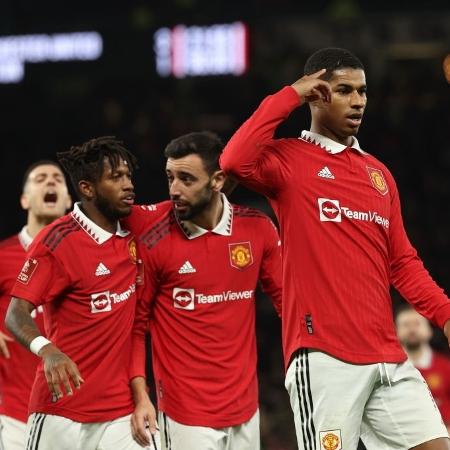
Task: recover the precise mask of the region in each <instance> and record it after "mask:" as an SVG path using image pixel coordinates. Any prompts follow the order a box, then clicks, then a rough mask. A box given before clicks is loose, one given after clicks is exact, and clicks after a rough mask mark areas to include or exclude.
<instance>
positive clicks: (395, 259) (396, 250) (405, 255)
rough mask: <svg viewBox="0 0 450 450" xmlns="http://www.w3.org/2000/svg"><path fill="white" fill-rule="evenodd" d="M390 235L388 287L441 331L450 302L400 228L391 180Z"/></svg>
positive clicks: (397, 202)
mask: <svg viewBox="0 0 450 450" xmlns="http://www.w3.org/2000/svg"><path fill="white" fill-rule="evenodd" d="M390 186H392V187H393V190H392V199H391V208H392V210H391V218H390V225H389V229H390V231H389V233H390V236H389V238H390V267H391V284H392V285H393V286H394V287H395V288H396V289H397V290H398V291H399V293H400V294H401V295H402V296H403V297H404V298H405V299H406V300H407V301H408V302H409V303H411V305H413V306H414V308H415V309H416V310H417V311H418V312H419V313H420V314H422V315H423V316H425V317H426V318H427V319H429V320H431V321H432V322H433V323H435V324H436V325H438V326H439V327H441V328H443V326H444V324H445V322H446V321H447V320H450V300H449V298H448V297H447V296H446V295H445V293H444V291H443V290H442V289H441V288H440V287H439V286H438V285H437V284H436V282H435V281H434V280H433V279H432V278H431V276H430V274H429V273H428V271H427V270H426V269H425V267H424V265H423V262H422V260H421V259H420V258H419V256H418V255H417V251H416V250H415V248H414V247H413V246H412V245H411V243H410V242H409V239H408V236H407V235H406V231H405V228H404V226H403V219H402V213H401V207H400V199H399V195H398V191H397V187H396V186H395V182H394V180H393V179H392V182H391V183H390Z"/></svg>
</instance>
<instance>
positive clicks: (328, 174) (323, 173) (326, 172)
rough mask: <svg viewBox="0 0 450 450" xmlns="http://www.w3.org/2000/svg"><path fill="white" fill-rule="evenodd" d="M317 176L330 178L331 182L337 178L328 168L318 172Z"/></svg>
mask: <svg viewBox="0 0 450 450" xmlns="http://www.w3.org/2000/svg"><path fill="white" fill-rule="evenodd" d="M317 176H318V177H322V178H330V179H331V180H334V178H335V177H334V175H333V174H332V173H331V170H330V169H329V168H328V167H327V166H325V167H324V168H323V169H321V170H319V172H317Z"/></svg>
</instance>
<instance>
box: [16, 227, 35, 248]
mask: <svg viewBox="0 0 450 450" xmlns="http://www.w3.org/2000/svg"><path fill="white" fill-rule="evenodd" d="M19 242H20V244H21V245H22V247H23V249H24V250H25V251H27V250H28V247H29V246H30V245H31V243H32V242H33V238H32V237H31V236H30V235H29V234H28V230H27V226H26V225H25V226H24V227H23V228H22V229H21V230H20V232H19Z"/></svg>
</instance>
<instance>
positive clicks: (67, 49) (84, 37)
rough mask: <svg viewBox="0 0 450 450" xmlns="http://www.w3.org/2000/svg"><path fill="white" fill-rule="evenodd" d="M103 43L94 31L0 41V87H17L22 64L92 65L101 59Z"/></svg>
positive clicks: (22, 73) (21, 75)
mask: <svg viewBox="0 0 450 450" xmlns="http://www.w3.org/2000/svg"><path fill="white" fill-rule="evenodd" d="M102 52H103V39H102V37H101V35H100V34H99V33H97V32H95V31H89V32H77V33H58V34H52V35H49V34H30V35H21V36H4V37H0V83H19V82H20V81H22V80H23V78H24V75H25V69H24V65H25V63H43V62H58V61H93V60H96V59H98V58H100V56H101V55H102Z"/></svg>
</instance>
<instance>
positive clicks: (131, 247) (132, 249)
mask: <svg viewBox="0 0 450 450" xmlns="http://www.w3.org/2000/svg"><path fill="white" fill-rule="evenodd" d="M128 251H129V253H130V259H131V262H132V263H133V264H136V263H137V245H136V241H135V240H134V239H131V240H130V241H128Z"/></svg>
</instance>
